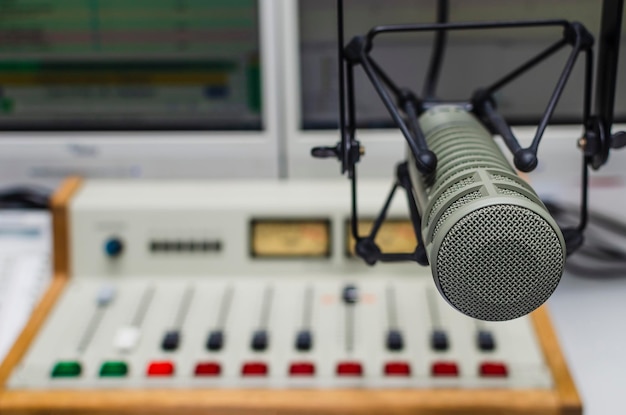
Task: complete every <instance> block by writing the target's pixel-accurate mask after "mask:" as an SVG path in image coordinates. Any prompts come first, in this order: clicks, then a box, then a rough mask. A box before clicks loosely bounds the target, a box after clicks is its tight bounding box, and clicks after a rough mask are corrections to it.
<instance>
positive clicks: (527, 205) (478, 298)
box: [408, 105, 566, 321]
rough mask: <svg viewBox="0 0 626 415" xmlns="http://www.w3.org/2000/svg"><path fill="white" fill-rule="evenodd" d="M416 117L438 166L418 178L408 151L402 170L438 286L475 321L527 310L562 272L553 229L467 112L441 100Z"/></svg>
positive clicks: (562, 253) (561, 246)
mask: <svg viewBox="0 0 626 415" xmlns="http://www.w3.org/2000/svg"><path fill="white" fill-rule="evenodd" d="M419 122H420V126H421V128H422V131H423V132H424V135H425V136H426V141H427V143H428V146H429V148H430V149H431V150H432V151H433V152H434V153H435V155H436V156H437V159H438V167H437V170H436V171H435V173H433V174H432V175H429V176H428V177H426V176H424V175H422V174H421V173H419V172H418V171H417V168H416V167H415V160H414V159H413V158H412V156H411V155H410V154H411V152H410V151H409V152H408V153H409V166H410V167H409V171H410V176H411V181H412V185H413V196H414V198H415V200H416V204H417V207H418V210H419V212H420V215H421V218H422V224H421V225H422V226H421V231H422V237H423V241H424V245H425V249H426V254H427V256H428V260H429V262H430V266H431V271H432V275H433V279H434V282H435V284H436V286H437V289H438V290H439V292H440V293H441V295H442V296H443V297H444V298H445V299H446V301H447V302H448V303H450V304H451V305H452V306H453V307H454V308H456V309H458V310H459V311H461V312H462V313H464V314H466V315H468V316H471V317H474V318H477V319H480V320H488V321H503V320H511V319H514V318H518V317H521V316H523V315H526V314H528V313H530V312H532V311H533V310H535V309H536V308H538V307H539V306H541V305H542V304H543V303H544V302H545V301H546V300H547V299H548V298H549V297H550V295H552V293H553V292H554V290H555V289H556V287H557V285H558V283H559V281H560V279H561V276H562V275H563V268H564V265H565V257H566V248H565V242H564V239H563V235H562V233H561V230H560V229H559V226H558V225H557V224H556V222H555V221H554V219H553V218H552V216H551V215H550V213H549V212H548V210H547V209H546V207H545V206H544V205H543V203H542V202H541V200H540V199H539V197H538V196H537V194H536V193H535V192H534V190H533V189H532V188H531V187H530V185H528V183H526V182H525V181H524V180H522V179H521V178H519V177H518V176H517V174H516V173H515V171H514V170H513V168H512V167H511V165H510V164H509V162H508V160H507V159H506V158H505V156H504V154H503V153H502V151H501V150H500V148H499V147H498V145H497V144H496V143H495V142H494V140H493V138H492V136H491V134H490V133H489V131H487V130H486V129H485V127H484V126H483V125H482V124H481V123H480V122H479V121H478V120H477V119H476V118H475V117H474V116H473V115H472V114H470V113H469V112H467V111H466V110H465V109H463V108H461V107H456V106H450V105H445V106H444V105H442V106H436V107H433V108H432V109H430V110H428V111H427V112H425V113H424V114H423V115H422V116H421V117H420V119H419Z"/></svg>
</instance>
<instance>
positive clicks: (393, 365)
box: [385, 362, 411, 376]
mask: <svg viewBox="0 0 626 415" xmlns="http://www.w3.org/2000/svg"><path fill="white" fill-rule="evenodd" d="M385 375H387V376H411V366H410V365H409V364H408V363H404V362H390V363H387V364H386V365H385Z"/></svg>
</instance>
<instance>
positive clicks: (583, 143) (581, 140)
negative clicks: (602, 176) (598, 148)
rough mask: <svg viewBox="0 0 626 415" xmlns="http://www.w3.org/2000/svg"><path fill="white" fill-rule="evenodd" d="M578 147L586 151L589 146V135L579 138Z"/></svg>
mask: <svg viewBox="0 0 626 415" xmlns="http://www.w3.org/2000/svg"><path fill="white" fill-rule="evenodd" d="M578 148H579V149H581V150H583V151H585V149H586V148H587V137H580V138H579V139H578Z"/></svg>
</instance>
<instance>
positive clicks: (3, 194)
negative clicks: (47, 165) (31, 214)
mask: <svg viewBox="0 0 626 415" xmlns="http://www.w3.org/2000/svg"><path fill="white" fill-rule="evenodd" d="M51 195H52V191H51V190H50V189H47V188H45V187H40V186H34V185H26V186H12V187H8V188H6V189H0V209H48V208H49V206H50V197H51Z"/></svg>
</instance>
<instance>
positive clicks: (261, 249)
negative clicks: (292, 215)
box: [251, 219, 331, 258]
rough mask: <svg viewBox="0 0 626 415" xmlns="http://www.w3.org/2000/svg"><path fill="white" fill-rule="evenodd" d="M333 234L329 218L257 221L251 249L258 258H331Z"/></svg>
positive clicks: (252, 235) (252, 231)
mask: <svg viewBox="0 0 626 415" xmlns="http://www.w3.org/2000/svg"><path fill="white" fill-rule="evenodd" d="M330 235H331V233H330V221H329V220H326V219H322V220H318V219H302V220H299V219H286V220H274V219H268V220H253V221H252V224H251V252H252V256H253V257H256V258H327V257H329V256H330V240H331V238H330Z"/></svg>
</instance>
